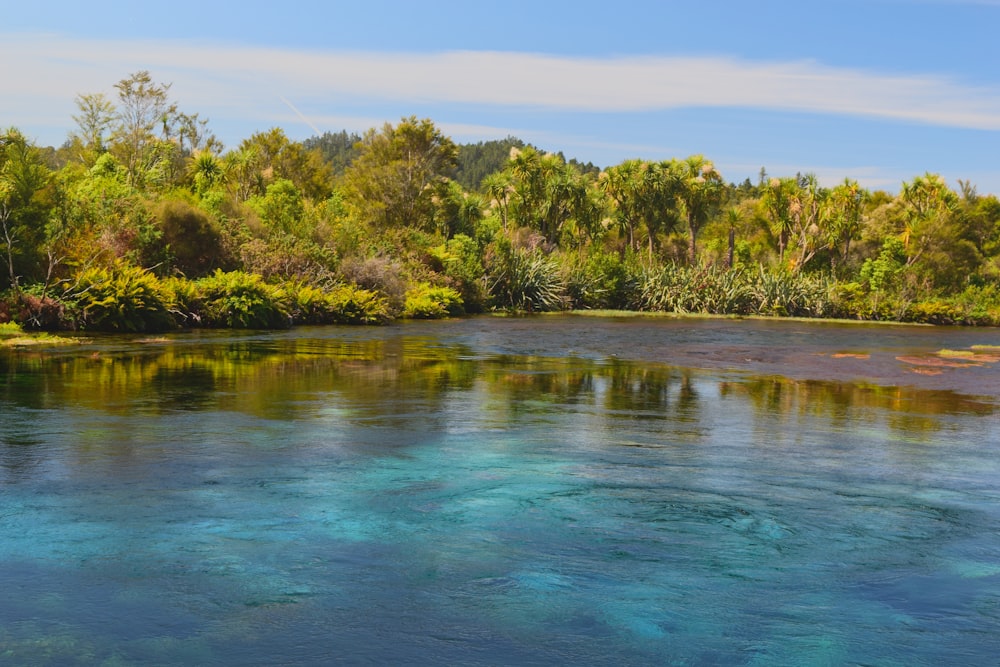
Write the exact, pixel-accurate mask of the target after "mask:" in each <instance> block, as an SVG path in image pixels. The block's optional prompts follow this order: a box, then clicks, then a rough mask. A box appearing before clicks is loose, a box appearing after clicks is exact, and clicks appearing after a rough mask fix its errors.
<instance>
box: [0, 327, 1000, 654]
mask: <svg viewBox="0 0 1000 667" xmlns="http://www.w3.org/2000/svg"><path fill="white" fill-rule="evenodd" d="M998 338H1000V336H998V334H997V332H996V331H993V330H960V329H930V328H915V327H866V326H859V325H853V326H844V325H833V324H811V323H792V322H778V323H768V322H751V321H741V322H733V321H718V320H705V321H700V320H690V321H684V320H679V321H675V320H631V319H629V320H616V319H596V318H571V317H558V318H544V319H523V320H522V319H492V318H481V319H470V320H460V321H454V322H438V323H413V324H405V325H399V326H393V327H388V328H384V329H356V328H338V327H330V328H315V329H309V328H306V329H296V330H293V331H290V332H276V333H260V334H254V333H244V334H240V333H231V332H226V333H218V334H200V335H199V334H178V335H171V336H168V337H165V338H159V339H146V340H142V339H137V338H106V339H95V340H91V341H88V342H85V343H84V344H82V345H80V346H78V347H75V348H72V349H69V350H66V349H51V350H38V349H31V350H21V351H0V590H2V591H3V598H2V599H3V601H2V602H0V664H12V665H15V664H17V665H20V664H30V665H46V664H51V665H66V664H81V665H91V664H95V665H131V664H135V665H140V664H141V665H147V664H165V665H193V664H234V665H251V664H253V665H256V664H270V665H274V664H287V665H313V664H315V665H320V664H331V663H341V664H375V665H383V664H418V665H428V664H467V665H476V664H483V665H486V664H517V665H543V664H588V665H603V664H615V665H719V664H721V665H730V664H731V665H824V664H829V665H842V664H866V665H945V664H954V665H973V664H976V665H981V664H996V656H997V655H1000V456H998V449H1000V419H998V405H1000V404H998V400H1000V389H998V379H997V375H998V374H1000V363H998V362H997V361H996V360H994V359H993V357H992V356H991V354H990V351H989V350H988V349H985V348H977V347H974V346H977V345H996V344H998V342H1000V341H998ZM942 349H949V350H954V351H958V352H960V353H961V354H960V355H954V354H951V355H944V356H942V355H939V354H935V353H936V352H938V351H940V350H942ZM961 355H965V356H961ZM970 355H971V356H970ZM942 360H943V361H947V362H949V363H947V364H942V363H941V362H942Z"/></svg>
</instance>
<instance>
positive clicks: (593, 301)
mask: <svg viewBox="0 0 1000 667" xmlns="http://www.w3.org/2000/svg"><path fill="white" fill-rule="evenodd" d="M641 274H642V268H641V267H640V265H639V264H638V262H637V261H636V260H635V258H634V256H632V255H629V256H626V257H624V258H623V257H621V256H619V255H618V254H617V253H605V252H600V251H596V252H594V253H592V254H590V255H588V256H587V257H586V258H585V259H583V260H582V261H577V262H575V263H574V264H571V265H570V266H569V267H568V269H567V276H566V292H567V294H568V296H569V299H570V304H571V307H572V308H578V309H590V308H595V309H611V310H636V309H638V308H639V307H640V303H641V290H640V286H641V283H642V275H641Z"/></svg>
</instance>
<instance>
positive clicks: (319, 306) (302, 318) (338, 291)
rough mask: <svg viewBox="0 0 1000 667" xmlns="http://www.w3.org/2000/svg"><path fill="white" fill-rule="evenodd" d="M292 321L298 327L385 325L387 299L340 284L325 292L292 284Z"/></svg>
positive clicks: (289, 288) (289, 291) (387, 313)
mask: <svg viewBox="0 0 1000 667" xmlns="http://www.w3.org/2000/svg"><path fill="white" fill-rule="evenodd" d="M286 292H288V293H289V294H291V295H292V319H293V320H294V321H295V323H296V324H383V323H385V322H388V321H389V319H390V317H389V307H388V304H387V303H386V300H385V298H383V297H381V296H379V295H378V294H376V293H375V292H372V291H370V290H363V289H360V288H357V287H353V286H348V285H338V286H336V287H334V288H332V289H331V290H323V289H321V288H319V287H316V286H313V285H289V286H287V287H286Z"/></svg>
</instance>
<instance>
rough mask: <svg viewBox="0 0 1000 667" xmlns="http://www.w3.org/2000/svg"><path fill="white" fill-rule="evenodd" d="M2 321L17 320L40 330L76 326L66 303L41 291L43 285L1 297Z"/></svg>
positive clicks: (0, 316) (0, 312)
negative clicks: (67, 310)
mask: <svg viewBox="0 0 1000 667" xmlns="http://www.w3.org/2000/svg"><path fill="white" fill-rule="evenodd" d="M0 322H17V323H19V324H20V325H22V326H24V327H27V328H29V329H37V330H40V331H60V330H64V329H72V328H73V327H74V323H73V320H72V318H71V317H70V315H69V314H68V313H67V312H66V304H64V303H63V302H62V301H60V300H59V299H56V298H54V297H52V296H48V295H46V294H43V293H41V286H31V287H28V288H26V289H24V290H20V291H17V292H14V291H11V292H8V294H7V295H6V296H5V297H4V298H0Z"/></svg>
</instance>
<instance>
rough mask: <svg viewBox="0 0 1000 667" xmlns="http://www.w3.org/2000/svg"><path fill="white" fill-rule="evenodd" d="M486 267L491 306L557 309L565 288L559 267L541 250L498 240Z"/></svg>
mask: <svg viewBox="0 0 1000 667" xmlns="http://www.w3.org/2000/svg"><path fill="white" fill-rule="evenodd" d="M492 260H493V261H492V262H490V266H489V269H488V270H487V279H488V282H489V292H490V296H491V297H492V299H493V303H494V306H495V307H497V308H500V309H507V310H514V311H527V312H532V311H549V310H560V309H561V308H562V307H563V305H564V300H563V294H564V291H565V288H564V286H563V283H562V281H561V280H560V278H559V267H558V266H557V265H556V264H555V262H553V261H552V260H550V259H549V258H548V257H546V256H545V255H544V254H543V253H542V251H541V250H537V249H536V250H522V249H520V248H514V247H513V246H512V245H511V244H510V243H509V242H506V241H501V242H498V243H497V244H496V245H495V246H494V254H493V257H492Z"/></svg>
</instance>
